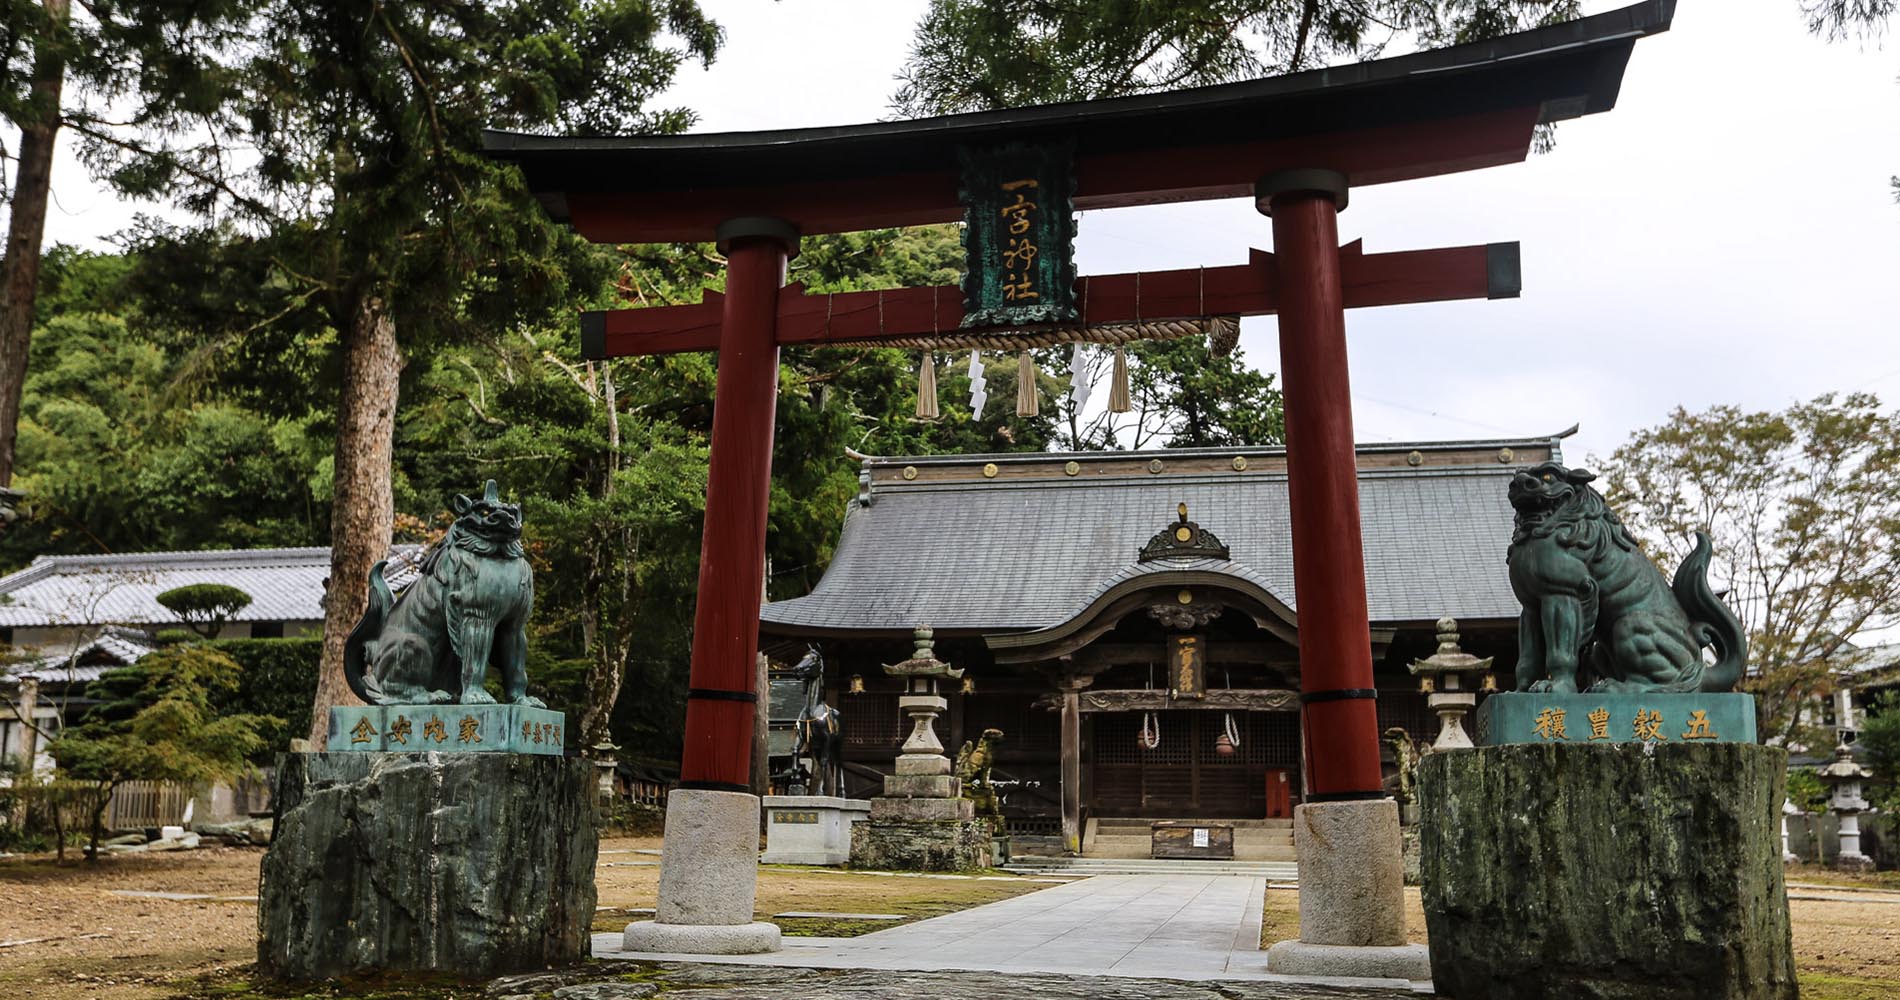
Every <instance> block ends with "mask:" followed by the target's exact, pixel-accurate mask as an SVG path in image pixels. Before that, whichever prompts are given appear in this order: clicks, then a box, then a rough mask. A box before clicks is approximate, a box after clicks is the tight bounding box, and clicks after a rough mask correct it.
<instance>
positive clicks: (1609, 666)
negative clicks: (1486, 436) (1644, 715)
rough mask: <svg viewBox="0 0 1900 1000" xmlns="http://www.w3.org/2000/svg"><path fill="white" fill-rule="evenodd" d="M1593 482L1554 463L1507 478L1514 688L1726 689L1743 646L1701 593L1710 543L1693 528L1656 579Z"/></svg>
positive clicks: (1734, 625)
mask: <svg viewBox="0 0 1900 1000" xmlns="http://www.w3.org/2000/svg"><path fill="white" fill-rule="evenodd" d="M1595 478H1596V477H1595V476H1594V475H1592V474H1590V473H1588V472H1585V471H1584V470H1582V469H1571V468H1566V467H1565V466H1563V465H1561V464H1559V463H1557V462H1545V463H1543V464H1542V465H1534V466H1531V467H1529V468H1526V469H1519V470H1518V471H1517V474H1516V475H1514V476H1512V477H1511V487H1510V496H1511V506H1512V507H1513V508H1515V509H1516V511H1517V530H1516V531H1515V532H1514V533H1513V534H1512V536H1511V548H1510V554H1509V556H1508V557H1507V560H1508V562H1509V564H1510V571H1511V589H1512V590H1513V591H1515V592H1516V593H1517V599H1518V603H1520V604H1522V605H1523V606H1524V610H1523V613H1522V616H1521V617H1520V618H1519V622H1518V650H1519V653H1518V660H1517V688H1518V690H1520V691H1559V692H1575V691H1578V690H1585V689H1587V690H1591V691H1628V692H1646V691H1728V690H1732V689H1733V688H1734V687H1735V682H1736V681H1738V680H1740V679H1741V676H1742V667H1743V665H1744V664H1745V663H1746V662H1747V659H1748V644H1747V640H1746V638H1745V637H1744V636H1743V634H1742V625H1741V622H1739V621H1737V620H1736V618H1735V614H1734V612H1732V611H1730V610H1729V609H1728V607H1727V606H1726V605H1724V604H1723V603H1722V601H1721V600H1720V599H1719V598H1717V597H1716V596H1715V592H1714V591H1713V590H1711V589H1709V576H1708V574H1709V557H1710V554H1711V551H1712V550H1711V547H1710V544H1709V536H1708V535H1707V534H1705V533H1703V532H1700V531H1698V532H1696V544H1695V551H1694V552H1691V553H1690V554H1689V558H1687V559H1684V560H1683V561H1682V566H1681V567H1680V568H1679V569H1677V570H1676V576H1675V580H1674V581H1673V582H1672V581H1669V580H1666V579H1664V578H1663V575H1662V571H1661V570H1659V569H1657V568H1656V566H1655V564H1654V563H1651V562H1650V561H1649V559H1648V558H1647V557H1646V556H1644V555H1643V553H1642V551H1641V550H1640V549H1638V548H1637V546H1636V540H1635V539H1634V538H1632V537H1630V533H1629V531H1628V529H1626V528H1624V527H1623V522H1622V521H1620V520H1618V519H1617V516H1616V514H1614V513H1613V512H1611V510H1610V508H1609V507H1608V506H1607V505H1606V504H1605V503H1604V502H1603V495H1602V494H1600V493H1598V492H1597V491H1596V490H1595V489H1594V488H1592V487H1591V486H1590V481H1591V480H1592V479H1595ZM1704 646H1709V647H1713V649H1714V651H1715V662H1713V663H1708V662H1705V660H1704V658H1703V655H1702V648H1703V647H1704Z"/></svg>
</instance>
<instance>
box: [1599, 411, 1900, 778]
mask: <svg viewBox="0 0 1900 1000" xmlns="http://www.w3.org/2000/svg"><path fill="white" fill-rule="evenodd" d="M1600 471H1601V472H1602V474H1603V480H1604V484H1605V489H1604V493H1605V496H1606V498H1607V499H1608V500H1609V502H1610V504H1611V506H1612V507H1614V508H1615V509H1616V510H1617V511H1618V512H1619V513H1620V514H1621V515H1622V517H1623V520H1624V523H1625V524H1627V525H1628V526H1629V527H1630V529H1631V530H1632V531H1633V532H1634V533H1635V534H1636V536H1637V538H1638V539H1639V540H1641V541H1642V543H1643V545H1644V547H1645V548H1646V549H1647V550H1648V551H1649V552H1650V553H1651V555H1653V556H1655V557H1656V558H1657V561H1658V562H1666V563H1667V564H1668V568H1673V566H1674V565H1675V563H1676V562H1677V561H1679V560H1680V559H1681V557H1682V556H1683V555H1684V554H1686V552H1687V551H1688V547H1689V545H1690V539H1691V536H1692V534H1693V533H1694V532H1695V531H1698V530H1705V531H1708V532H1709V533H1710V535H1711V536H1712V537H1713V538H1714V541H1715V551H1716V554H1717V556H1718V558H1719V559H1720V561H1721V562H1720V565H1721V567H1722V568H1724V569H1725V570H1726V576H1727V580H1728V594H1727V601H1728V604H1729V606H1730V607H1732V608H1734V609H1735V612H1736V614H1737V615H1738V616H1739V617H1740V618H1741V620H1742V624H1743V625H1744V626H1745V627H1746V628H1747V629H1748V641H1749V661H1750V662H1749V673H1748V676H1747V678H1746V679H1745V680H1744V682H1743V687H1744V688H1745V689H1746V690H1750V691H1752V692H1754V693H1755V695H1756V697H1757V700H1758V702H1759V705H1760V726H1761V732H1762V735H1763V736H1764V737H1778V738H1779V739H1781V740H1783V741H1785V742H1787V743H1790V744H1802V745H1810V746H1812V745H1814V744H1816V743H1817V742H1819V737H1818V736H1816V735H1815V732H1814V729H1815V727H1816V726H1817V725H1818V723H1819V721H1820V720H1819V712H1820V710H1821V709H1822V704H1821V701H1820V699H1822V698H1823V697H1825V696H1826V695H1827V694H1829V693H1830V692H1831V691H1832V690H1833V684H1834V678H1835V676H1836V675H1837V674H1839V673H1840V672H1841V671H1842V670H1844V669H1846V668H1849V667H1852V666H1853V665H1855V663H1856V658H1857V654H1858V650H1857V649H1856V648H1855V647H1854V645H1853V643H1852V640H1853V638H1854V637H1855V636H1856V635H1858V634H1860V633H1862V632H1871V631H1876V630H1879V629H1882V628H1886V627H1889V626H1892V625H1894V624H1896V623H1900V415H1896V414H1892V413H1887V412H1883V411H1882V410H1881V407H1880V400H1879V399H1878V398H1876V397H1875V396H1873V395H1870V394H1864V393H1856V394H1852V395H1846V396H1836V395H1831V394H1830V395H1824V396H1820V397H1817V398H1816V399H1814V400H1812V401H1810V402H1806V403H1799V404H1796V405H1794V406H1790V407H1789V408H1787V409H1785V410H1781V411H1748V410H1743V409H1741V408H1739V407H1734V406H1717V407H1713V408H1711V409H1709V410H1706V411H1704V412H1701V413H1690V412H1688V411H1686V410H1682V409H1677V410H1676V411H1675V412H1674V413H1673V414H1671V415H1670V418H1669V420H1668V421H1667V422H1665V423H1663V424H1661V425H1659V426H1656V427H1652V428H1648V429H1645V430H1642V431H1638V432H1637V433H1636V434H1634V435H1633V436H1631V438H1630V439H1629V441H1628V442H1626V443H1625V444H1624V445H1623V446H1622V447H1620V448H1618V449H1617V450H1616V451H1615V452H1614V453H1613V454H1612V455H1611V456H1610V458H1609V459H1608V461H1607V462H1605V463H1604V467H1603V468H1602V469H1601V470H1600Z"/></svg>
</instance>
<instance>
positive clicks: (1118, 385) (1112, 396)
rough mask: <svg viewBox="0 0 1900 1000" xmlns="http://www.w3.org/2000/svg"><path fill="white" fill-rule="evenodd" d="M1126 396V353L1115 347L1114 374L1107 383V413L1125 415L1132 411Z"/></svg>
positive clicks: (1119, 347) (1121, 348)
mask: <svg viewBox="0 0 1900 1000" xmlns="http://www.w3.org/2000/svg"><path fill="white" fill-rule="evenodd" d="M1134 408H1135V407H1134V404H1133V403H1131V402H1130V401H1129V395H1128V352H1127V351H1126V350H1125V349H1124V348H1123V347H1122V345H1120V344H1116V345H1115V374H1114V375H1113V376H1111V377H1110V378H1109V381H1108V412H1110V413H1127V412H1128V411H1129V410H1132V409H1134Z"/></svg>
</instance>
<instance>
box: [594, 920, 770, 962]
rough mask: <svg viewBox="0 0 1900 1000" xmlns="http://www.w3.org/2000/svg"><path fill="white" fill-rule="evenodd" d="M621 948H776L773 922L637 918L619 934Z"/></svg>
mask: <svg viewBox="0 0 1900 1000" xmlns="http://www.w3.org/2000/svg"><path fill="white" fill-rule="evenodd" d="M620 947H621V949H622V950H623V951H643V952H653V953H657V954H663V955H763V954H765V953H766V952H771V951H777V950H778V949H779V930H778V925H777V924H768V923H763V922H754V923H747V924H663V923H660V922H659V921H657V920H641V921H637V922H635V923H631V924H628V925H627V929H626V932H625V933H623V934H622V935H621V936H620Z"/></svg>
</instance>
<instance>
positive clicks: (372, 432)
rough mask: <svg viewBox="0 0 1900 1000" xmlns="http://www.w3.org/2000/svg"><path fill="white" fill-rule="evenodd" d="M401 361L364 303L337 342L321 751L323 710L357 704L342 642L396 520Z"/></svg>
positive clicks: (313, 728)
mask: <svg viewBox="0 0 1900 1000" xmlns="http://www.w3.org/2000/svg"><path fill="white" fill-rule="evenodd" d="M401 374H402V356H401V354H400V352H399V351H398V350H397V347H396V324H395V321H394V320H392V319H391V318H390V316H389V312H388V310H387V308H386V306H385V304H384V302H383V300H382V299H381V298H379V297H377V296H375V295H366V296H364V297H363V298H362V299H361V300H360V301H359V302H358V303H357V305H356V308H355V310H354V312H353V314H352V318H351V322H350V329H349V331H348V332H347V334H346V336H345V339H344V342H343V392H342V397H341V399H340V400H339V401H338V404H337V428H336V487H335V495H334V496H333V497H332V499H331V505H330V579H329V581H328V583H327V588H328V589H327V590H326V592H325V594H324V598H323V663H322V666H321V667H320V668H319V671H318V674H317V698H316V703H315V704H314V705H313V706H312V709H311V716H310V743H311V746H312V748H313V749H316V750H322V749H323V743H324V737H325V735H326V733H327V731H328V728H329V721H330V708H331V707H332V706H335V705H353V704H356V697H355V695H353V694H351V693H350V688H349V684H348V682H346V681H345V680H344V679H343V642H344V640H345V639H347V638H348V637H349V634H350V629H352V628H355V627H356V620H357V619H358V618H361V617H362V616H363V608H364V606H365V605H367V604H368V603H369V568H370V566H372V565H374V564H375V563H376V562H377V561H378V560H380V559H384V558H386V557H387V556H388V554H389V542H390V536H391V531H392V527H393V521H394V520H395V516H396V501H395V495H394V492H393V490H394V487H393V474H392V469H393V464H394V451H395V433H396V390H397V385H398V377H399V376H400V375H401Z"/></svg>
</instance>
